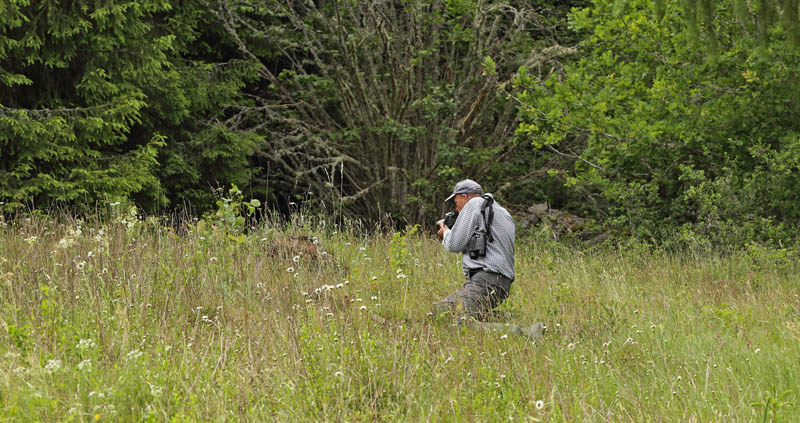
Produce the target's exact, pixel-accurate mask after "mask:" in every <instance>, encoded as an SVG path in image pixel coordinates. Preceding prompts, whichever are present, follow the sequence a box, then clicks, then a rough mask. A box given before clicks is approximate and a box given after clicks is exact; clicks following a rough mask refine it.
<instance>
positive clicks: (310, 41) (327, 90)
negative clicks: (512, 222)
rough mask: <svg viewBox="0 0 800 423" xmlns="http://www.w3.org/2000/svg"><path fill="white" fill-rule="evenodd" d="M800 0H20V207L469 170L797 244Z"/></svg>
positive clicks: (669, 239)
mask: <svg viewBox="0 0 800 423" xmlns="http://www.w3.org/2000/svg"><path fill="white" fill-rule="evenodd" d="M797 1H798V0H782V1H780V2H779V1H777V0H758V1H754V2H747V1H744V0H734V1H732V2H727V1H725V2H713V1H711V0H704V1H700V2H690V1H679V2H670V1H665V0H659V1H655V2H651V1H649V0H616V1H615V2H607V1H599V0H598V1H594V2H592V3H588V2H585V1H571V2H565V1H557V0H551V1H544V0H543V1H537V2H522V1H516V0H509V1H486V0H450V1H441V2H423V1H417V0H404V1H396V0H380V1H369V2H367V1H360V0H348V1H315V2H299V1H292V0H283V1H282V0H237V1H231V0H188V1H181V2H178V1H170V0H110V1H104V2H100V3H97V2H88V1H84V2H67V3H65V2H59V1H55V0H43V1H36V2H31V1H29V0H9V1H6V2H4V3H3V5H2V6H0V86H2V88H3V89H2V90H0V159H2V160H0V203H2V204H0V208H2V210H5V211H12V210H20V209H21V208H24V207H28V208H46V207H49V206H52V205H66V206H69V207H73V208H76V209H77V210H80V209H91V208H93V207H94V204H96V203H97V202H105V201H130V202H132V203H135V204H137V205H139V206H140V207H142V208H144V209H146V210H149V211H154V212H164V211H169V210H173V209H176V208H183V207H189V208H190V209H192V210H194V211H195V212H198V213H201V212H204V211H207V210H209V209H211V208H213V207H214V200H215V195H217V194H215V192H216V191H215V189H217V188H220V187H221V188H227V187H230V186H231V185H237V186H239V187H242V189H243V190H244V192H245V194H246V195H247V196H250V197H253V198H260V199H262V200H265V201H264V203H265V204H267V205H268V206H269V207H271V208H279V209H281V210H283V211H288V210H289V208H290V206H289V205H290V204H292V203H301V204H304V205H305V206H306V207H307V208H310V209H312V210H319V211H321V212H325V213H328V214H333V215H337V216H351V217H357V218H363V219H367V220H371V221H378V220H384V219H390V220H392V221H395V222H400V223H401V224H406V223H425V222H428V221H430V220H432V219H433V218H434V217H436V216H438V215H439V214H440V213H442V212H443V211H444V205H443V204H442V203H441V200H442V199H443V198H444V197H445V196H446V194H447V192H448V191H449V190H450V189H451V187H452V184H453V183H454V182H455V181H457V180H459V179H462V178H466V177H470V178H472V179H477V180H480V181H481V182H482V183H483V185H484V186H485V188H486V189H487V190H489V191H493V192H495V193H496V194H497V195H498V197H499V198H501V199H502V200H503V201H504V202H505V203H506V204H508V205H509V207H511V208H512V209H518V210H523V209H524V208H526V207H527V206H528V205H530V204H533V203H539V202H549V203H550V204H551V205H552V206H554V207H558V208H563V209H567V210H570V211H572V212H573V213H576V214H580V215H582V216H585V217H588V218H590V219H592V221H593V222H594V224H595V225H596V227H597V229H598V230H602V231H607V232H610V233H613V234H616V235H618V236H620V237H626V236H634V237H636V238H638V239H643V240H646V241H647V242H653V243H674V244H675V245H683V244H686V243H691V242H693V243H698V242H699V243H702V244H704V245H717V244H726V243H733V244H741V243H745V242H751V241H759V242H774V243H780V242H790V241H796V240H797V235H798V234H799V233H798V231H797V230H796V229H795V227H797V223H798V222H799V221H800V212H798V211H797V210H798V209H799V208H798V207H796V206H795V205H796V199H795V197H796V195H795V194H794V193H795V192H797V190H798V188H800V187H799V186H798V183H800V181H798V177H797V175H798V170H800V169H798V167H800V137H799V136H798V134H800V128H799V127H798V123H797V119H796V116H798V107H799V106H798V99H800V92H798V91H800V86H798V82H797V81H798V80H800V79H799V78H798V75H797V72H798V40H799V38H798V29H797V21H798V8H797Z"/></svg>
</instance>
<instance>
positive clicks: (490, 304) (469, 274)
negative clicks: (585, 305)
mask: <svg viewBox="0 0 800 423" xmlns="http://www.w3.org/2000/svg"><path fill="white" fill-rule="evenodd" d="M451 201H452V202H454V203H455V206H456V211H458V213H459V214H458V219H456V222H455V223H454V224H453V227H452V228H448V227H447V225H445V224H444V221H443V220H440V221H439V222H437V224H438V226H439V231H438V236H439V238H440V239H441V240H442V245H443V246H444V248H445V249H446V250H447V251H450V252H453V253H462V259H461V263H462V268H463V270H464V275H465V276H466V282H465V283H464V286H463V287H462V288H461V289H459V290H457V291H456V292H453V293H452V294H450V295H448V296H447V297H446V298H445V299H443V300H442V301H441V302H439V303H437V304H436V305H435V311H436V315H437V316H438V315H441V314H443V313H447V312H453V313H455V314H456V315H458V316H459V317H460V319H461V320H462V321H466V322H468V323H469V324H470V325H472V326H477V327H480V328H483V329H492V330H497V329H504V330H506V331H508V332H511V333H514V334H518V335H525V336H528V337H531V338H538V337H540V336H541V334H542V330H543V327H544V325H542V324H541V323H537V324H534V325H533V326H531V327H529V328H525V329H522V328H520V327H519V326H517V325H513V324H502V323H485V322H481V320H483V319H484V318H485V317H486V316H487V314H488V313H489V311H490V310H491V309H493V308H495V307H497V306H498V305H499V304H500V303H502V302H503V301H504V300H505V299H506V298H507V297H508V294H509V293H510V291H511V284H512V283H513V282H514V278H515V276H516V275H515V273H514V236H515V234H516V227H515V226H514V219H512V217H511V214H509V213H508V211H507V210H506V209H505V208H503V207H501V206H500V205H499V204H497V202H496V201H494V198H493V197H492V196H491V194H484V192H483V189H482V188H481V186H480V185H479V184H478V183H477V182H475V181H473V180H471V179H465V180H463V181H460V182H458V183H457V184H456V186H455V188H453V193H452V194H451V195H450V196H449V197H447V199H446V200H445V202H451ZM479 231H483V232H482V233H483V234H484V237H485V243H484V242H483V241H479V242H478V245H477V246H476V245H475V242H471V239H472V238H473V237H474V236H475V234H476V232H479ZM479 236H480V235H479ZM483 245H485V253H484V252H483V251H480V248H476V247H482V246H483ZM471 250H472V251H471Z"/></svg>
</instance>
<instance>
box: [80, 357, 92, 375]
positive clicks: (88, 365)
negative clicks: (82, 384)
mask: <svg viewBox="0 0 800 423" xmlns="http://www.w3.org/2000/svg"><path fill="white" fill-rule="evenodd" d="M78 370H86V371H87V372H91V371H92V360H90V359H88V358H87V359H86V360H83V361H81V362H80V363H78Z"/></svg>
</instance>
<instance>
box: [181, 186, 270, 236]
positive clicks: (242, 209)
mask: <svg viewBox="0 0 800 423" xmlns="http://www.w3.org/2000/svg"><path fill="white" fill-rule="evenodd" d="M260 207H261V201H259V200H258V199H255V198H253V199H251V200H250V201H244V194H243V193H242V191H241V190H239V187H237V186H236V184H234V185H233V186H232V187H231V188H230V189H229V190H228V195H227V196H225V197H222V198H220V199H219V200H217V210H216V211H214V212H213V213H206V214H205V216H204V218H203V220H201V221H200V222H198V224H197V229H198V230H199V231H203V230H204V229H205V228H206V227H207V226H208V225H210V226H211V229H213V231H214V232H217V231H219V233H221V234H224V235H226V236H227V237H228V238H229V239H232V240H234V241H237V242H244V241H245V240H246V239H247V238H246V237H245V236H244V232H245V229H246V225H247V219H248V218H251V217H252V216H253V215H254V214H255V212H256V210H257V209H258V208H260Z"/></svg>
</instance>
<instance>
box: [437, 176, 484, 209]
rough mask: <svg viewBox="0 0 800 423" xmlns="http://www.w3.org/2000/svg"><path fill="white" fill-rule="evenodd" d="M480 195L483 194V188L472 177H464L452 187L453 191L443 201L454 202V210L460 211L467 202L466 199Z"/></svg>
mask: <svg viewBox="0 0 800 423" xmlns="http://www.w3.org/2000/svg"><path fill="white" fill-rule="evenodd" d="M481 195H483V189H482V188H481V186H480V185H479V184H478V183H477V182H475V181H473V180H472V179H464V180H463V181H459V182H458V183H457V184H456V186H455V187H454V188H453V193H452V194H451V195H450V196H449V197H447V199H446V200H444V201H445V202H451V201H452V202H454V203H455V205H456V210H457V211H459V212H460V211H461V209H463V208H464V205H465V204H467V201H469V200H471V199H472V198H474V197H478V196H481Z"/></svg>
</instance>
